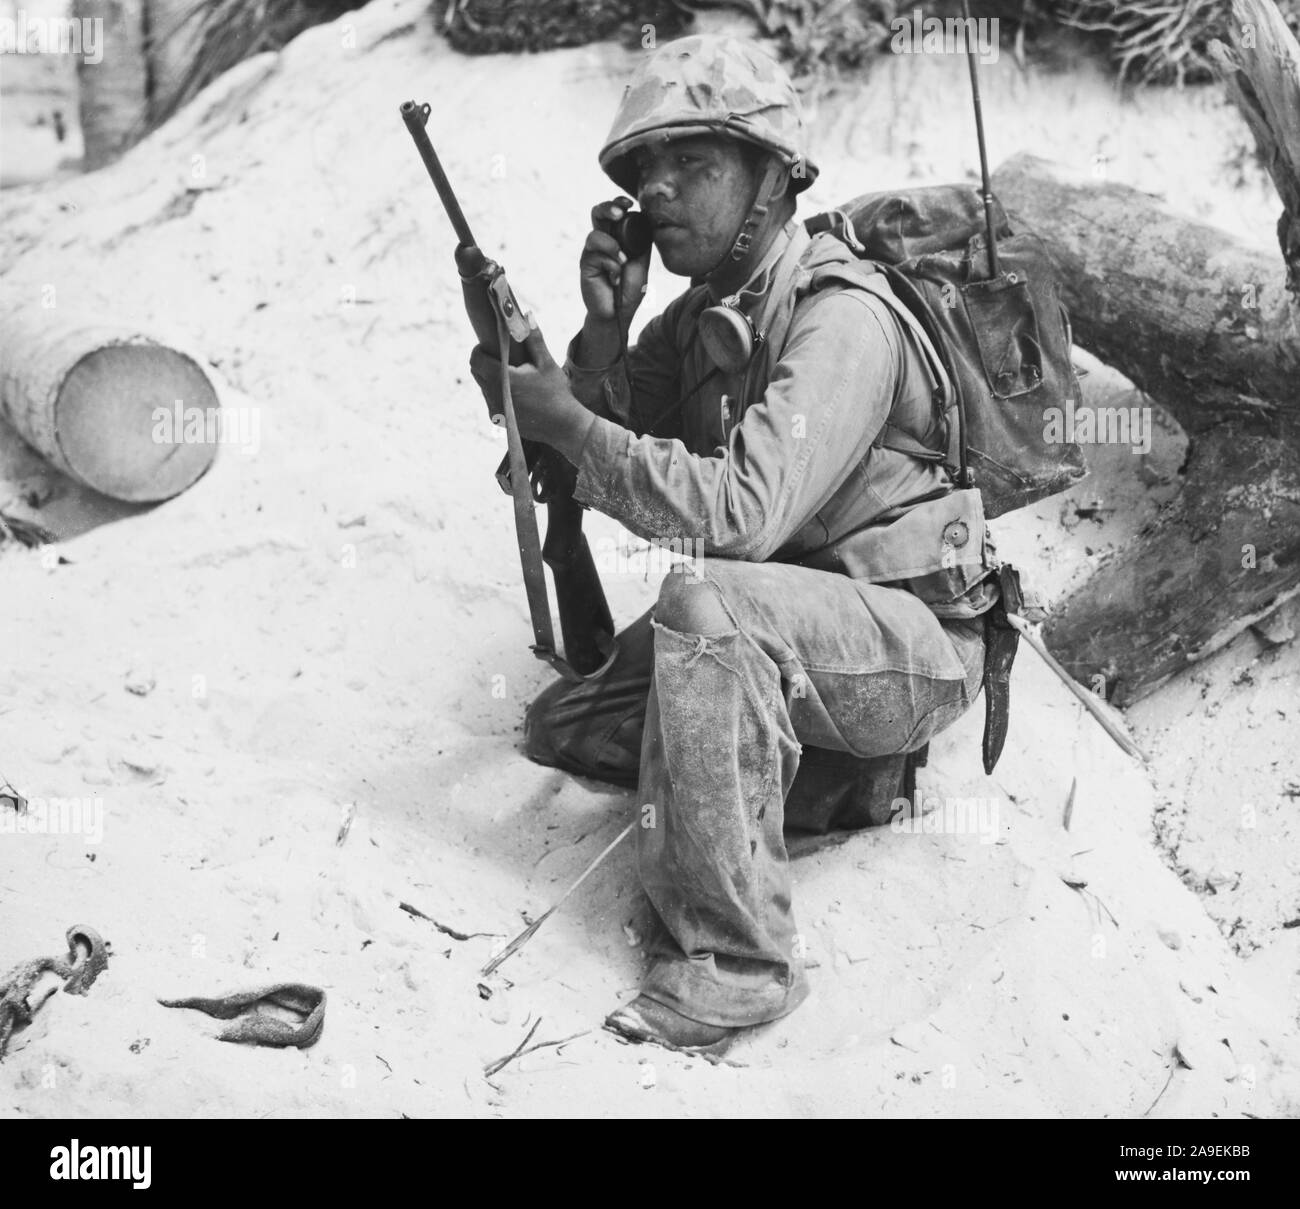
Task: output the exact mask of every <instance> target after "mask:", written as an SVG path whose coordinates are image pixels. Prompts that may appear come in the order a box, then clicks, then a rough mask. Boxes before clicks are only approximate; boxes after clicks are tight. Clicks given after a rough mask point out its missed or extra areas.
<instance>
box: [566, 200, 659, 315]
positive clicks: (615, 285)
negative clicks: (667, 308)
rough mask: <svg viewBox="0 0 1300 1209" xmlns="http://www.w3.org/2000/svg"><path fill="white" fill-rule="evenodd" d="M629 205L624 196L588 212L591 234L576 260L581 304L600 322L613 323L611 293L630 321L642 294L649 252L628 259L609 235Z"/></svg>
mask: <svg viewBox="0 0 1300 1209" xmlns="http://www.w3.org/2000/svg"><path fill="white" fill-rule="evenodd" d="M631 209H632V202H631V200H630V199H629V198H626V197H617V198H615V199H614V200H613V201H607V202H601V203H600V205H598V206H593V207H592V211H591V226H592V230H591V233H590V234H589V235H588V236H587V242H586V243H585V244H583V247H582V257H581V258H580V260H579V261H578V268H579V273H580V276H581V282H582V301H583V303H584V304H585V305H586V307H587V314H588V315H590V316H591V317H592V318H593V319H597V320H599V321H600V322H602V323H612V322H614V320H615V318H616V315H615V307H614V296H615V291H616V290H620V291H621V302H622V307H621V309H622V317H623V322H624V323H625V324H626V323H628V322H630V321H631V318H632V315H633V313H634V312H635V311H636V308H637V307H638V306H640V305H641V299H642V297H643V296H644V295H645V291H646V279H647V277H648V276H649V273H650V251H649V249H647V250H646V252H645V253H644V255H642V256H639V257H637V258H636V259H635V260H633V259H629V258H628V256H627V255H626V253H624V252H623V250H622V249H621V248H620V247H619V246H618V242H617V240H615V238H614V237H613V235H611V234H610V231H611V229H612V228H613V225H614V224H615V223H616V222H618V220H619V219H620V218H622V217H623V215H624V214H626V213H627V212H628V211H629V210H631Z"/></svg>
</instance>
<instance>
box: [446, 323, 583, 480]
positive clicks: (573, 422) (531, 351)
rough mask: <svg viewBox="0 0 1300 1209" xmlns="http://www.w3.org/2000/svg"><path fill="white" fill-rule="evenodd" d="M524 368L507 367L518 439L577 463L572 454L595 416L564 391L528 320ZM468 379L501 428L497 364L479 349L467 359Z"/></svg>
mask: <svg viewBox="0 0 1300 1209" xmlns="http://www.w3.org/2000/svg"><path fill="white" fill-rule="evenodd" d="M528 327H529V333H528V339H527V340H525V341H524V347H525V348H526V349H527V350H528V364H526V365H520V366H509V367H507V368H506V370H505V372H506V373H508V374H509V375H510V394H511V396H512V398H511V402H512V404H513V406H514V412H515V422H516V424H517V425H518V426H519V435H520V436H521V437H523V439H524V440H525V441H541V442H543V443H544V444H547V445H550V446H551V447H552V448H553V449H558V450H559V451H560V452H561V453H563V454H565V456H566V457H568V458H569V460H570V461H573V462H575V463H576V460H577V452H578V450H580V449H581V448H582V440H583V437H584V436H585V434H586V432H587V430H588V428H589V427H590V426H591V423H592V422H593V421H594V420H595V418H596V417H595V416H594V415H593V414H592V413H591V412H589V411H588V410H587V409H586V408H585V407H583V405H582V404H581V403H579V402H578V400H577V399H575V398H574V397H573V392H572V391H571V390H570V389H569V379H568V377H567V376H566V375H565V373H564V370H563V368H562V367H561V366H559V365H558V364H556V361H555V358H554V357H552V356H551V350H550V349H549V348H547V346H546V341H545V340H544V339H543V338H542V333H541V330H540V329H539V328H538V327H537V325H536V323H535V322H534V320H533V317H532V316H531V315H530V316H529V317H528ZM469 369H470V373H471V374H473V375H474V381H475V382H477V383H478V385H479V389H480V390H481V391H482V392H483V398H484V399H485V400H486V401H487V405H488V414H489V415H490V416H491V417H492V422H493V423H494V424H500V423H502V422H504V417H503V416H501V415H500V412H501V373H502V366H501V362H500V361H499V360H498V359H497V358H496V357H494V356H492V354H491V353H489V352H488V351H487V350H486V349H485V348H483V346H482V345H478V346H476V347H475V348H474V350H473V352H472V353H470V359H469Z"/></svg>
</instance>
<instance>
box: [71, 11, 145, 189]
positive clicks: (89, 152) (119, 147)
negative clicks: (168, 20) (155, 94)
mask: <svg viewBox="0 0 1300 1209" xmlns="http://www.w3.org/2000/svg"><path fill="white" fill-rule="evenodd" d="M72 12H73V16H74V17H75V18H77V19H83V18H89V19H94V20H102V21H103V23H104V26H103V30H104V32H103V44H104V46H105V47H106V50H105V53H104V56H103V58H102V59H100V61H99V62H98V63H87V62H86V61H85V58H84V57H82V58H79V59H78V60H77V89H78V102H77V103H78V108H79V110H80V113H81V133H82V138H83V139H84V142H85V156H84V159H83V161H82V162H83V165H84V167H85V168H86V170H87V171H90V170H92V169H95V168H102V167H103V166H104V165H105V164H107V163H109V162H110V161H111V160H113V159H115V158H116V157H117V156H118V155H119V154H120V153H121V152H122V151H124V150H125V149H126V148H127V147H128V146H129V145H130V144H131V142H132V141H134V139H136V138H138V137H139V135H140V133H141V132H142V131H143V130H144V127H145V121H146V117H147V107H148V81H149V73H148V69H147V66H146V59H145V51H144V0H109V3H107V4H105V3H103V2H102V0H73V6H72Z"/></svg>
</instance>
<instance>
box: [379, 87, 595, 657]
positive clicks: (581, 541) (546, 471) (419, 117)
mask: <svg viewBox="0 0 1300 1209" xmlns="http://www.w3.org/2000/svg"><path fill="white" fill-rule="evenodd" d="M400 112H401V115H402V121H403V122H405V123H406V128H407V130H409V131H410V132H411V138H412V139H414V140H415V146H416V149H417V150H418V151H419V153H420V158H421V159H422V160H423V161H424V166H425V168H426V169H427V170H428V173H429V176H430V177H431V178H432V180H433V184H434V187H435V188H436V189H437V190H438V196H439V198H441V200H442V206H443V209H444V210H445V211H446V212H447V217H448V218H449V219H450V220H451V225H452V226H453V227H454V228H455V231H456V238H457V239H458V240H459V241H460V242H459V243H458V244H457V246H456V252H455V258H456V270H457V272H458V273H459V275H460V284H461V290H462V292H463V293H464V296H465V310H466V311H467V312H468V314H469V321H470V324H471V325H472V326H473V328H474V335H475V336H476V337H477V338H478V342H479V344H480V345H482V347H483V348H485V349H486V350H487V351H488V352H489V353H491V354H492V355H493V356H495V357H497V358H498V359H499V360H500V361H501V362H502V363H503V365H502V374H501V414H502V415H503V417H504V424H505V429H506V441H507V448H508V450H509V452H508V453H507V454H506V457H505V458H504V459H503V461H502V462H501V465H500V466H499V467H498V468H497V473H496V478H497V482H498V483H499V484H500V486H501V489H502V490H503V491H505V492H506V493H507V494H508V495H510V496H511V497H512V498H513V499H514V506H515V534H516V537H517V538H518V542H519V559H520V563H521V564H522V566H523V572H524V590H525V591H526V592H527V594H528V611H529V614H530V616H531V618H532V624H533V639H534V641H533V644H532V651H533V654H535V655H536V656H537V657H538V658H539V659H544V660H546V662H547V663H549V664H550V665H551V666H552V667H553V668H554V669H555V670H556V671H557V672H559V673H560V675H561V676H563V677H564V678H565V679H566V680H570V681H575V682H577V681H581V680H586V679H590V678H592V677H594V676H598V675H600V673H602V672H603V671H604V670H605V669H606V668H607V667H608V666H609V665H610V664H611V663H612V662H613V660H614V656H615V654H616V653H617V647H616V645H615V643H614V622H613V619H612V617H611V616H610V612H609V605H608V604H607V603H606V601H605V592H604V589H603V588H602V587H601V584H600V576H599V575H598V574H597V573H596V564H595V563H594V562H593V560H592V557H591V549H590V547H589V546H588V545H587V538H586V536H585V535H584V534H583V532H582V505H581V504H579V503H578V502H577V501H576V500H575V499H574V498H573V488H574V485H575V484H576V482H577V471H576V470H575V469H574V468H573V467H572V466H570V465H569V463H568V461H567V460H566V459H565V458H564V457H563V456H562V455H561V454H559V453H557V452H556V451H555V450H553V449H551V448H550V447H549V446H547V445H540V444H537V443H536V442H533V441H524V440H522V439H521V438H520V436H519V428H518V425H517V424H516V423H515V413H514V404H513V402H512V401H511V397H510V376H509V374H508V373H506V372H505V366H506V365H507V364H508V365H523V364H524V363H525V362H526V361H527V360H528V353H527V351H526V350H525V348H524V346H523V342H524V341H525V340H526V339H527V338H528V333H529V327H528V321H527V320H526V319H525V318H524V316H523V314H522V313H521V312H520V309H519V303H518V301H517V300H516V298H515V295H514V291H513V290H511V288H510V285H509V283H508V282H507V281H506V275H505V270H503V269H502V268H501V266H500V265H499V264H497V263H496V261H494V260H490V259H489V258H488V257H486V256H484V255H483V253H482V251H480V249H479V246H478V244H477V243H476V242H475V240H474V236H473V233H472V232H471V231H470V229H469V223H468V222H466V220H465V214H464V212H463V211H462V210H461V208H460V203H459V201H457V199H456V194H455V192H454V191H453V190H452V187H451V182H450V181H449V180H448V179H447V174H446V172H444V171H443V168H442V164H441V163H440V162H439V160H438V153H437V152H436V151H434V149H433V144H432V143H431V142H430V141H429V134H428V131H427V130H426V129H425V127H426V125H427V124H428V121H429V113H430V106H429V105H428V104H424V105H419V104H416V102H415V101H405V102H403V104H402V106H401V111H400ZM503 351H504V353H505V356H502V353H503ZM535 503H536V504H545V505H546V516H547V519H546V543H545V545H541V544H539V540H538V535H537V517H536V515H535V513H534V511H533V506H534V504H535ZM543 562H545V564H546V566H548V567H550V568H551V575H552V577H553V578H554V580H555V599H556V604H557V605H558V608H559V614H560V633H561V635H562V636H563V638H564V656H561V655H560V654H559V652H558V651H557V650H556V649H555V632H554V630H553V629H552V626H551V607H550V600H549V599H548V597H547V592H546V573H545V571H544V570H543V569H542V564H543ZM565 656H567V658H566V657H565Z"/></svg>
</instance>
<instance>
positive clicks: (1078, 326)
mask: <svg viewBox="0 0 1300 1209" xmlns="http://www.w3.org/2000/svg"><path fill="white" fill-rule="evenodd" d="M993 190H994V192H995V193H996V194H997V195H998V197H999V199H1000V200H1001V201H1002V204H1003V206H1004V207H1006V209H1007V210H1008V211H1009V213H1010V215H1011V220H1012V223H1013V225H1015V226H1016V227H1018V228H1026V229H1029V230H1033V231H1035V232H1037V233H1038V234H1039V235H1040V236H1042V237H1043V239H1044V240H1045V241H1046V243H1047V249H1048V254H1049V256H1050V257H1051V259H1052V261H1053V263H1054V265H1055V266H1056V268H1057V269H1058V270H1059V272H1060V274H1061V282H1062V301H1063V302H1064V303H1065V305H1066V307H1067V308H1068V310H1069V312H1070V318H1071V321H1072V322H1073V324H1074V334H1075V339H1076V340H1077V341H1078V342H1079V344H1081V345H1082V346H1083V347H1085V348H1087V349H1088V350H1089V351H1090V352H1093V353H1095V354H1096V355H1097V356H1098V357H1100V358H1101V359H1102V360H1103V361H1105V362H1106V363H1107V364H1109V365H1113V366H1114V367H1115V368H1116V369H1118V370H1119V371H1120V372H1121V373H1123V374H1124V375H1125V376H1126V377H1128V378H1129V379H1131V380H1132V382H1133V383H1134V384H1135V385H1136V386H1138V387H1140V388H1141V389H1142V390H1144V391H1146V393H1147V394H1149V395H1150V396H1151V397H1152V398H1154V399H1157V400H1158V401H1159V402H1160V403H1162V404H1163V405H1164V406H1165V407H1167V408H1168V409H1169V410H1170V411H1171V412H1172V413H1173V414H1174V416H1175V418H1176V419H1177V420H1178V422H1179V423H1180V424H1181V425H1182V426H1183V427H1184V428H1185V429H1186V430H1187V431H1188V432H1189V433H1193V434H1194V433H1197V432H1200V431H1204V430H1205V429H1207V428H1211V427H1214V426H1215V425H1218V424H1222V423H1224V422H1225V421H1235V422H1238V423H1241V424H1244V425H1246V426H1247V427H1248V428H1253V429H1255V430H1257V431H1270V430H1271V431H1276V427H1277V423H1278V420H1279V418H1282V417H1286V418H1292V419H1294V418H1300V323H1298V322H1297V311H1296V309H1295V307H1294V305H1293V303H1292V301H1291V299H1290V297H1289V296H1288V294H1287V290H1286V280H1285V273H1284V272H1283V269H1282V265H1281V264H1280V263H1279V261H1278V259H1277V257H1276V256H1273V255H1270V254H1268V253H1267V252H1263V251H1260V250H1258V249H1255V248H1252V247H1250V246H1248V245H1246V244H1244V243H1242V242H1241V241H1240V240H1237V239H1234V238H1233V237H1232V236H1231V235H1230V234H1228V233H1227V232H1225V231H1222V230H1220V229H1219V228H1217V227H1212V226H1209V225H1208V224H1206V223H1199V222H1195V221H1193V220H1191V219H1188V218H1184V217H1182V216H1181V215H1178V214H1175V213H1174V212H1173V211H1171V210H1170V209H1169V208H1168V207H1167V206H1165V205H1164V204H1163V202H1161V201H1160V199H1159V198H1157V197H1154V196H1152V195H1151V194H1148V193H1143V192H1141V191H1140V190H1137V189H1133V188H1131V187H1129V186H1127V185H1121V184H1115V183H1109V182H1100V181H1097V180H1094V179H1093V178H1091V177H1087V176H1082V175H1078V174H1075V173H1072V172H1069V171H1068V170H1066V169H1064V168H1061V167H1060V166H1058V165H1055V164H1052V163H1050V162H1048V161H1046V160H1041V159H1037V158H1035V157H1033V156H1029V155H1019V156H1016V157H1015V158H1014V159H1012V160H1010V161H1008V162H1007V163H1006V164H1004V165H1003V166H1002V167H1001V168H999V169H998V171H997V172H995V173H994V174H993Z"/></svg>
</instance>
